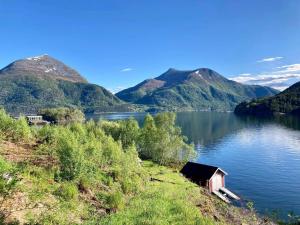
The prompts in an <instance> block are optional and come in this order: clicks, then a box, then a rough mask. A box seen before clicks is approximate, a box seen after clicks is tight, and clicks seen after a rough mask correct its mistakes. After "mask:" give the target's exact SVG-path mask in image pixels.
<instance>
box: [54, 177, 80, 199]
mask: <svg viewBox="0 0 300 225" xmlns="http://www.w3.org/2000/svg"><path fill="white" fill-rule="evenodd" d="M54 194H55V195H56V196H59V197H60V198H62V199H63V200H66V201H71V200H76V199H77V197H78V188H77V186H76V185H75V184H74V183H69V182H65V183H62V184H61V185H60V187H59V188H58V189H57V190H56V191H55V192H54Z"/></svg>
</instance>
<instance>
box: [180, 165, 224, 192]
mask: <svg viewBox="0 0 300 225" xmlns="http://www.w3.org/2000/svg"><path fill="white" fill-rule="evenodd" d="M180 172H181V173H182V174H183V175H184V176H185V177H186V178H188V179H190V180H191V181H193V182H194V183H196V184H198V185H200V186H202V187H206V188H207V189H208V190H209V192H213V191H215V190H216V191H218V190H219V189H220V188H222V187H225V175H227V173H226V172H225V171H224V170H222V169H220V168H219V167H215V166H209V165H204V164H199V163H194V162H188V163H187V164H186V165H185V166H184V167H183V168H182V170H181V171H180Z"/></svg>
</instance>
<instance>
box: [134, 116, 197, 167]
mask: <svg viewBox="0 0 300 225" xmlns="http://www.w3.org/2000/svg"><path fill="white" fill-rule="evenodd" d="M175 119H176V116H175V114H174V113H160V114H157V115H156V116H155V117H154V118H153V117H152V116H151V115H149V114H148V115H147V116H146V117H145V120H144V125H143V128H142V130H141V135H140V137H139V142H138V150H139V152H140V156H141V157H142V158H144V159H151V160H152V161H154V162H156V163H159V164H161V165H173V166H179V165H181V164H183V163H186V162H187V161H188V160H190V159H191V158H193V157H194V156H195V154H196V153H195V150H194V147H193V145H189V144H186V143H185V140H186V139H185V137H184V136H182V134H181V130H180V128H179V127H177V126H175Z"/></svg>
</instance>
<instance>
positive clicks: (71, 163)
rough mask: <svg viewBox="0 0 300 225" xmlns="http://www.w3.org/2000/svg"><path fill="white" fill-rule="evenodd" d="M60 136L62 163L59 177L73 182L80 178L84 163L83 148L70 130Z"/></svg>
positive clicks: (59, 148) (59, 145) (58, 145)
mask: <svg viewBox="0 0 300 225" xmlns="http://www.w3.org/2000/svg"><path fill="white" fill-rule="evenodd" d="M60 135H61V136H60V139H59V141H58V144H57V153H58V157H59V161H60V173H59V176H60V178H61V179H63V180H73V179H75V178H77V177H79V175H80V173H81V170H82V167H83V163H84V159H83V154H82V151H81V146H80V145H79V144H78V142H77V140H76V138H75V136H74V135H73V134H72V133H71V132H70V131H69V130H65V131H64V132H61V134H60Z"/></svg>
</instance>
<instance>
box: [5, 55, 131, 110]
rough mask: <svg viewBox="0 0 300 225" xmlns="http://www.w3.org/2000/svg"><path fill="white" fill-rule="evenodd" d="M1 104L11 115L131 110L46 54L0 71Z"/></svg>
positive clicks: (10, 65)
mask: <svg viewBox="0 0 300 225" xmlns="http://www.w3.org/2000/svg"><path fill="white" fill-rule="evenodd" d="M0 105H2V106H4V108H5V109H6V110H7V111H8V112H10V113H13V114H18V113H36V112H37V111H38V110H39V109H42V108H53V107H78V108H80V109H82V110H84V111H85V112H95V111H130V110H131V109H130V105H128V104H126V103H124V102H123V101H122V100H120V99H119V98H117V97H116V96H114V95H113V94H112V93H110V92H109V91H108V90H106V89H105V88H103V87H101V86H98V85H95V84H90V83H88V82H87V80H86V79H85V78H83V77H82V76H81V75H80V74H79V73H78V72H77V71H75V70H74V69H72V68H70V67H69V66H67V65H65V64H64V63H62V62H60V61H58V60H57V59H54V58H52V57H51V56H48V55H41V56H35V57H30V58H26V59H21V60H17V61H15V62H13V63H11V64H9V65H8V66H6V67H5V68H3V69H1V70H0Z"/></svg>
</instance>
